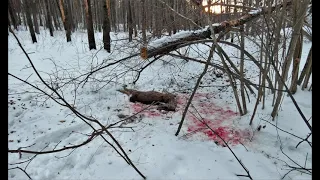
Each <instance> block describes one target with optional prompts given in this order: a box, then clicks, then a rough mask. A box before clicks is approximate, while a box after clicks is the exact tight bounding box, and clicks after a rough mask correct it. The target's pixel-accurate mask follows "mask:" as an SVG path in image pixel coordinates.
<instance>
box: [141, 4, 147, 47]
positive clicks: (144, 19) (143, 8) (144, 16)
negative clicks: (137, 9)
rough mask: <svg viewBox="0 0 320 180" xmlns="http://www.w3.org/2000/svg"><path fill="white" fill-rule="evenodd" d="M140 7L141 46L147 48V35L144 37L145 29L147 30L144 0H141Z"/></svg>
mask: <svg viewBox="0 0 320 180" xmlns="http://www.w3.org/2000/svg"><path fill="white" fill-rule="evenodd" d="M141 2H142V3H141V6H142V12H141V13H142V41H143V46H144V47H146V46H147V35H146V29H147V17H146V5H145V4H146V2H145V0H141Z"/></svg>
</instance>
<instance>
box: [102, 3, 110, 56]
mask: <svg viewBox="0 0 320 180" xmlns="http://www.w3.org/2000/svg"><path fill="white" fill-rule="evenodd" d="M103 12H104V13H103V46H104V49H105V50H107V52H108V53H110V52H111V47H110V46H111V39H110V30H111V27H110V0H106V2H105V4H104V5H103Z"/></svg>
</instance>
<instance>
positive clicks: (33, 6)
mask: <svg viewBox="0 0 320 180" xmlns="http://www.w3.org/2000/svg"><path fill="white" fill-rule="evenodd" d="M29 1H30V0H29ZM30 3H31V9H32V18H33V25H34V29H35V32H36V33H37V34H40V30H39V24H38V18H37V4H36V3H35V1H34V0H31V1H30Z"/></svg>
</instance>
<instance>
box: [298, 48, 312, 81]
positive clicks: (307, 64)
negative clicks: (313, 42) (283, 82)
mask: <svg viewBox="0 0 320 180" xmlns="http://www.w3.org/2000/svg"><path fill="white" fill-rule="evenodd" d="M311 55H312V46H311V48H310V50H309V53H308V57H307V60H306V63H305V64H304V67H303V69H302V72H301V74H300V77H299V80H298V82H297V84H298V85H301V83H302V81H303V79H304V77H305V76H306V72H307V69H308V67H309V63H311Z"/></svg>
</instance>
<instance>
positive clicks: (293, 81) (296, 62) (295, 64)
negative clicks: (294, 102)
mask: <svg viewBox="0 0 320 180" xmlns="http://www.w3.org/2000/svg"><path fill="white" fill-rule="evenodd" d="M302 44H303V35H302V29H301V30H300V38H299V39H298V42H297V45H296V48H295V52H294V55H293V68H292V79H291V87H290V92H291V93H292V94H295V93H296V91H297V87H298V84H297V80H298V73H299V66H300V61H301V54H302Z"/></svg>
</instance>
